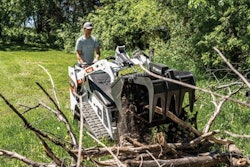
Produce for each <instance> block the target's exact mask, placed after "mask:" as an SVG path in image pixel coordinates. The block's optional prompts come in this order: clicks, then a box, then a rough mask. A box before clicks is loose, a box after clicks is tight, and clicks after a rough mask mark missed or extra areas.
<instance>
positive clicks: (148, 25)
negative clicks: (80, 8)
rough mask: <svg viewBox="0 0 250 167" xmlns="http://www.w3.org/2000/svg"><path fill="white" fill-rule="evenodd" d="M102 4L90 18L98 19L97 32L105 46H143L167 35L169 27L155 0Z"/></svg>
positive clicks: (96, 20) (107, 1)
mask: <svg viewBox="0 0 250 167" xmlns="http://www.w3.org/2000/svg"><path fill="white" fill-rule="evenodd" d="M102 4H103V6H102V7H101V8H98V9H97V10H96V12H95V13H93V14H91V15H89V17H88V18H89V19H90V20H92V21H93V22H94V23H95V34H96V35H97V36H99V39H100V41H101V43H102V47H103V48H104V49H114V48H115V47H116V46H117V45H126V46H127V47H128V48H135V47H140V48H142V49H143V48H145V47H148V46H149V45H150V44H151V43H152V42H153V41H155V40H156V39H157V38H161V40H162V39H163V40H167V39H168V36H167V35H168V33H167V32H168V27H167V24H166V23H165V22H164V21H162V20H161V16H160V15H161V13H159V12H158V6H157V3H156V1H151V0H142V1H138V0H122V1H112V0H103V1H102ZM162 34H163V35H162ZM161 35H162V36H161Z"/></svg>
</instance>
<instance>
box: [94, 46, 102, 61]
mask: <svg viewBox="0 0 250 167" xmlns="http://www.w3.org/2000/svg"><path fill="white" fill-rule="evenodd" d="M100 56H101V51H100V47H99V46H98V47H96V49H95V59H94V61H93V62H94V63H95V62H96V61H98V60H99V59H100Z"/></svg>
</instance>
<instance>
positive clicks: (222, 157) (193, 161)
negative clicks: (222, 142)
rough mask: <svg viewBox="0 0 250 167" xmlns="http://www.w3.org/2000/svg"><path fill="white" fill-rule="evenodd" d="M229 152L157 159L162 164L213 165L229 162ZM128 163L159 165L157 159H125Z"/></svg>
mask: <svg viewBox="0 0 250 167" xmlns="http://www.w3.org/2000/svg"><path fill="white" fill-rule="evenodd" d="M228 156H230V155H228V154H219V153H218V154H213V155H212V154H210V153H208V154H207V155H202V156H196V157H184V158H176V159H169V160H163V159H157V162H158V163H159V164H160V165H161V166H174V167H190V166H192V167H201V166H202V167H206V166H212V165H216V164H219V163H225V164H229V163H230V162H229V159H228ZM125 162H126V164H127V165H131V166H139V165H140V164H141V166H143V167H159V165H158V163H156V162H155V160H147V161H145V160H144V161H142V162H141V161H137V160H127V161H125Z"/></svg>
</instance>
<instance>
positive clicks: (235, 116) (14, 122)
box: [0, 45, 250, 167]
mask: <svg viewBox="0 0 250 167" xmlns="http://www.w3.org/2000/svg"><path fill="white" fill-rule="evenodd" d="M26 47H27V46H26ZM3 48H4V49H3ZM13 48H15V47H14V46H12V45H11V47H10V46H8V47H7V48H6V47H4V46H3V45H1V46H0V49H1V50H2V51H0V70H1V73H0V93H1V94H2V95H4V96H5V97H6V98H7V99H8V100H9V101H10V102H11V103H12V104H13V105H14V106H15V107H16V108H17V109H19V111H25V110H26V109H25V108H24V107H22V106H20V104H22V105H26V106H31V107H32V106H35V105H36V104H37V103H38V101H39V100H41V101H43V102H44V103H46V104H47V105H49V106H51V107H53V104H52V103H51V102H50V101H49V100H48V98H47V97H46V95H45V94H44V93H43V92H42V91H41V90H40V89H39V88H38V86H37V85H36V83H35V82H39V83H40V84H41V85H42V86H43V87H44V88H45V89H46V90H47V91H48V92H49V93H50V94H51V95H53V92H52V86H51V82H50V80H49V77H48V75H47V74H46V73H45V71H44V70H42V68H41V67H39V65H42V66H43V67H45V68H46V69H47V70H48V71H49V72H50V74H51V76H52V78H53V80H54V84H55V87H56V90H57V95H58V98H59V101H60V105H61V108H62V110H63V111H64V113H65V115H66V116H67V117H68V119H69V121H70V123H71V124H72V126H73V128H74V131H75V132H76V134H77V129H78V126H77V124H76V123H73V118H72V115H71V112H70V109H69V85H68V72H67V70H68V66H71V65H73V64H74V63H75V62H76V57H75V55H74V54H66V53H64V52H62V51H55V50H49V49H37V48H36V47H34V48H25V46H21V47H18V46H17V48H19V49H13ZM106 53H107V54H108V56H110V54H112V53H110V52H106ZM103 55H105V52H104V53H103ZM198 78H202V80H197V85H198V86H200V87H204V88H206V87H207V85H209V86H211V85H212V83H211V82H208V81H207V80H206V79H204V78H203V77H198ZM196 94H197V97H199V98H198V101H197V102H196V104H195V110H196V111H198V113H199V114H198V123H199V129H200V130H201V129H202V128H203V127H204V125H205V124H206V122H207V121H208V119H209V118H210V116H211V114H212V112H213V111H214V106H213V105H212V103H211V102H210V101H211V98H210V96H209V95H208V94H204V93H202V92H197V93H196ZM236 98H239V97H236ZM242 100H245V99H244V98H242ZM0 115H1V116H0V131H1V132H0V148H1V149H6V150H10V151H15V152H18V153H19V154H22V155H24V156H26V157H29V158H30V159H33V160H35V161H38V162H49V161H50V159H48V157H47V156H46V155H45V154H44V152H43V151H42V150H43V148H42V145H41V143H40V141H39V140H38V139H37V137H36V136H35V135H34V133H32V132H30V131H29V130H27V129H26V128H24V127H23V122H22V121H21V120H20V119H19V118H18V117H17V116H16V115H15V114H14V112H13V111H12V110H11V109H9V107H8V106H7V105H6V104H5V103H4V102H3V100H2V99H0ZM25 117H26V118H27V119H28V120H29V121H30V122H31V124H32V125H33V126H35V127H37V128H40V129H42V130H44V131H47V132H51V133H54V134H56V135H57V136H59V137H60V138H61V139H63V140H68V139H69V136H68V135H67V133H66V132H65V130H64V126H63V124H62V123H59V122H58V120H57V119H56V118H55V117H54V116H53V114H52V113H50V112H49V111H47V110H45V109H42V108H39V109H37V110H32V111H30V112H28V113H26V114H25ZM249 120H250V114H249V108H244V107H241V106H239V105H237V104H232V103H227V104H226V105H225V106H223V108H222V112H221V114H220V115H219V116H218V117H217V119H216V121H215V124H214V126H213V127H212V130H213V129H221V130H228V131H231V132H234V133H239V134H250V121H249ZM222 137H225V138H229V139H232V140H234V141H235V142H236V144H237V145H238V146H239V147H240V148H241V149H243V150H244V153H245V154H249V153H250V144H249V139H236V138H232V137H230V136H227V135H222ZM83 143H84V147H89V146H92V145H93V142H92V141H91V140H90V139H89V137H87V135H84V140H83ZM53 151H55V152H56V153H57V155H58V156H59V157H61V158H65V159H67V158H68V155H67V154H65V153H64V152H63V151H62V150H61V149H60V148H58V147H56V146H53ZM0 166H1V167H10V166H17V167H19V166H24V164H23V163H21V162H18V161H16V160H13V159H10V158H3V157H0Z"/></svg>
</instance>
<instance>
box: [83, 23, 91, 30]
mask: <svg viewBox="0 0 250 167" xmlns="http://www.w3.org/2000/svg"><path fill="white" fill-rule="evenodd" d="M83 28H86V29H92V28H93V24H92V23H91V22H86V23H84V25H83Z"/></svg>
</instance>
